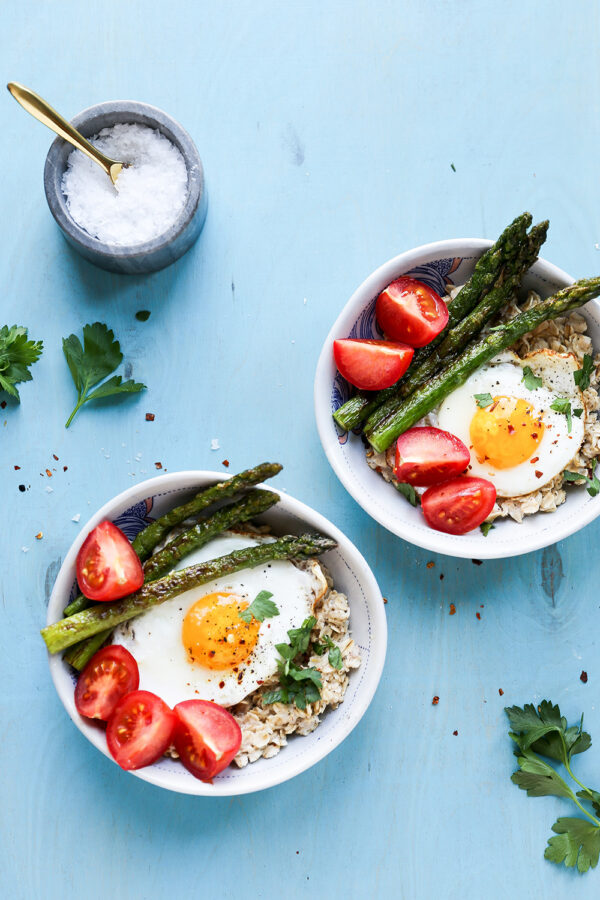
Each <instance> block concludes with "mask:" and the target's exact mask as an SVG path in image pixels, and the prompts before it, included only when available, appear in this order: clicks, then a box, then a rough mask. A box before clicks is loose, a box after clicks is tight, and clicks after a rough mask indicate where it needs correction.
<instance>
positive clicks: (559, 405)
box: [550, 397, 573, 434]
mask: <svg viewBox="0 0 600 900" xmlns="http://www.w3.org/2000/svg"><path fill="white" fill-rule="evenodd" d="M550 409H553V410H554V412H558V413H563V415H565V416H566V417H567V432H568V433H569V434H571V428H572V427H573V419H572V418H571V414H572V413H571V401H570V400H569V399H568V398H567V397H557V398H556V400H554V402H553V403H551V404H550Z"/></svg>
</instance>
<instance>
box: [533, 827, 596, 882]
mask: <svg viewBox="0 0 600 900" xmlns="http://www.w3.org/2000/svg"><path fill="white" fill-rule="evenodd" d="M552 831H554V832H555V834H556V835H557V837H551V838H549V839H548V846H547V847H546V850H545V851H544V856H545V858H546V859H548V860H550V862H553V863H557V864H558V865H560V864H561V863H564V864H565V866H568V867H569V868H572V867H573V866H575V865H576V866H577V871H578V872H581V873H582V874H583V872H587V871H588V869H589V868H590V867H591V868H592V869H595V868H596V866H597V865H598V857H599V856H600V828H598V826H597V825H594V824H593V823H592V822H586V820H585V819H575V818H570V817H565V816H561V818H560V819H557V820H556V822H555V823H554V825H553V826H552Z"/></svg>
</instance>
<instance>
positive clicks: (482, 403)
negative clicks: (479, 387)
mask: <svg viewBox="0 0 600 900" xmlns="http://www.w3.org/2000/svg"><path fill="white" fill-rule="evenodd" d="M473 397H474V398H475V402H476V403H477V406H479V407H480V409H485V408H486V406H491V405H492V403H493V402H494V398H493V397H492V395H491V394H489V393H487V394H473Z"/></svg>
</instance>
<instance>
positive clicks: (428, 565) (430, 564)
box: [427, 560, 435, 569]
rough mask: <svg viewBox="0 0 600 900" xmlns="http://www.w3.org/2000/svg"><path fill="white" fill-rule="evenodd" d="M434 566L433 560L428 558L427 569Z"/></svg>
mask: <svg viewBox="0 0 600 900" xmlns="http://www.w3.org/2000/svg"><path fill="white" fill-rule="evenodd" d="M434 566H435V563H434V561H433V560H430V561H429V562H428V563H427V568H428V569H433V567H434Z"/></svg>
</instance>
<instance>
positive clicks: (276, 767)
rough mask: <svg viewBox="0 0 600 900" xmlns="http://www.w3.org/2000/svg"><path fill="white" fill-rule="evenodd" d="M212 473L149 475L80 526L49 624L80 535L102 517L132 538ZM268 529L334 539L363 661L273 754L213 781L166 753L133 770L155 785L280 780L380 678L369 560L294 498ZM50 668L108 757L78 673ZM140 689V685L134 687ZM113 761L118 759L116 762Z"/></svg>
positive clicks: (229, 789) (337, 575)
mask: <svg viewBox="0 0 600 900" xmlns="http://www.w3.org/2000/svg"><path fill="white" fill-rule="evenodd" d="M221 480H222V475H220V474H218V473H215V472H204V471H199V472H177V473H169V474H167V475H163V476H159V477H158V478H153V479H150V480H149V481H145V482H143V483H141V484H139V485H136V486H135V487H132V488H130V489H129V490H127V491H125V492H124V493H122V494H120V495H119V496H118V497H116V498H115V499H114V500H111V501H110V502H109V503H107V504H106V505H105V506H104V507H102V509H100V510H99V511H98V512H97V513H96V514H95V515H94V516H93V517H92V518H91V519H90V521H89V522H88V523H87V524H86V525H85V526H84V528H83V529H82V530H81V532H80V534H79V536H78V537H77V539H76V540H75V541H74V543H73V545H72V546H71V548H70V550H69V552H68V554H67V556H66V558H65V561H64V563H63V565H62V567H61V569H60V572H59V574H58V577H57V579H56V583H55V585H54V589H53V591H52V595H51V597H50V603H49V605H48V624H50V623H51V622H55V621H57V619H59V618H60V617H61V615H62V610H63V608H64V606H65V605H66V604H67V603H68V602H69V598H70V596H72V594H73V591H74V588H75V560H76V556H77V552H78V550H79V548H80V546H81V544H82V543H83V541H84V539H85V537H86V535H87V534H88V533H89V531H90V530H91V529H92V528H94V527H95V526H96V525H97V524H98V522H100V521H102V520H103V519H106V518H108V519H110V520H112V521H114V522H116V524H117V525H118V526H119V527H120V528H122V530H123V531H124V532H125V533H126V534H127V536H128V537H129V538H130V539H131V538H133V537H134V536H135V535H136V534H137V533H138V531H140V530H141V529H142V528H143V527H145V525H146V524H147V523H148V521H149V519H148V516H151V517H152V518H156V517H157V516H159V515H162V514H163V513H165V512H166V511H167V510H169V509H172V508H173V507H174V506H176V505H179V504H180V503H183V502H185V501H186V500H188V499H190V498H191V497H192V496H193V494H194V493H196V492H197V491H198V490H199V489H200V488H201V487H203V486H204V485H208V484H213V483H214V482H216V481H221ZM260 521H261V522H266V523H268V524H269V525H270V526H271V527H272V530H273V533H274V534H288V533H296V534H299V533H301V531H306V530H310V529H314V530H317V531H321V532H323V533H325V534H327V535H329V536H330V537H332V538H334V539H335V540H336V541H337V543H338V547H337V549H336V550H332V551H330V552H328V553H327V554H325V555H324V556H323V562H324V563H325V565H327V567H328V568H329V570H330V572H331V574H332V576H333V579H334V583H335V586H336V588H337V589H338V590H340V591H343V592H344V593H345V594H347V596H348V598H349V602H350V628H351V631H352V635H353V637H354V639H355V641H356V643H357V644H358V646H359V647H360V650H361V655H362V664H361V666H360V668H359V669H357V670H355V671H354V672H353V673H351V675H350V683H349V687H348V690H347V692H346V696H345V699H344V702H343V703H342V704H341V705H340V706H339V707H338V708H337V709H336V710H330V711H328V712H327V713H326V714H325V715H324V716H323V719H322V722H321V724H320V725H319V727H318V728H317V729H316V730H315V731H314V732H312V734H310V735H307V736H305V737H291V738H290V739H289V740H288V744H287V746H286V747H284V748H283V749H282V750H281V751H280V752H279V753H278V754H277V756H275V757H273V758H272V759H261V760H258V761H257V762H255V763H251V764H249V765H248V766H246V767H245V768H243V769H238V768H237V767H235V766H230V767H229V768H228V769H226V770H225V771H224V772H222V773H221V774H220V775H218V776H217V777H216V778H215V780H214V783H213V784H212V785H210V784H204V783H203V782H201V781H198V780H197V779H196V778H194V777H193V776H192V775H191V774H190V773H189V772H188V771H187V770H186V769H184V767H183V766H182V765H181V764H180V763H179V762H178V761H176V760H173V759H167V758H164V759H162V760H160V761H159V762H158V763H155V765H153V766H149V767H148V768H145V769H140V770H139V771H135V772H133V773H132V774H134V775H136V776H137V777H138V778H142V779H144V780H145V781H149V782H151V783H152V784H155V785H158V786H159V787H163V788H167V789H169V790H172V791H179V792H180V793H186V794H198V795H204V796H223V795H235V794H245V793H250V792H252V791H258V790H262V789H264V788H267V787H271V786H273V785H275V784H279V783H280V782H282V781H286V780H287V779H289V778H292V777H293V776H294V775H298V774H299V773H300V772H303V771H304V770H305V769H308V768H309V767H310V766H312V765H314V764H315V763H316V762H318V761H319V760H320V759H322V758H323V757H324V756H326V755H327V754H328V753H329V752H330V751H331V750H333V749H334V747H336V746H337V745H338V744H339V743H341V741H343V740H344V738H345V737H346V736H347V735H348V734H349V733H350V731H351V730H352V729H353V728H354V726H355V725H356V724H357V723H358V722H359V720H360V718H361V717H362V715H363V714H364V713H365V711H366V710H367V707H368V706H369V703H370V702H371V699H372V697H373V694H374V693H375V689H376V688H377V684H378V683H379V679H380V677H381V672H382V669H383V663H384V660H385V651H386V643H387V625H386V618H385V611H384V607H383V600H382V596H381V592H380V590H379V587H378V586H377V582H376V581H375V578H374V576H373V573H372V572H371V570H370V568H369V566H368V565H367V563H366V562H365V560H364V559H363V557H362V556H361V554H360V553H359V552H358V550H357V549H356V547H355V546H354V545H353V544H352V543H351V542H350V541H349V540H348V538H346V537H345V536H344V535H343V534H342V533H341V532H340V531H339V530H338V529H337V528H335V526H333V525H332V524H331V522H329V521H328V520H327V519H325V518H324V517H323V516H321V515H319V513H316V512H315V511H314V510H312V509H310V508H309V507H308V506H305V505H304V504H303V503H300V502H299V501H298V500H294V499H293V498H291V497H289V496H287V495H285V494H282V495H281V501H280V502H279V503H278V504H277V505H276V506H275V507H272V508H271V509H270V510H268V512H267V513H265V514H264V515H263V516H261V517H260ZM49 665H50V672H51V674H52V679H53V681H54V684H55V686H56V690H57V691H58V695H59V697H60V699H61V701H62V703H63V705H64V707H65V709H66V710H67V712H68V714H69V715H70V717H71V719H72V720H73V721H74V722H75V724H76V725H77V727H78V728H79V730H80V731H81V732H82V733H83V734H84V735H85V736H86V737H87V738H88V740H90V741H91V742H92V743H93V744H94V745H95V746H96V747H97V748H98V749H99V750H100V751H101V752H102V753H104V755H105V756H108V757H109V759H112V757H110V755H109V753H108V750H107V747H106V739H105V735H104V730H103V728H102V727H101V726H99V725H96V724H94V723H90V722H89V721H88V720H85V719H83V718H82V717H81V716H80V715H79V714H78V713H77V710H76V709H75V705H74V696H73V693H74V692H73V689H74V685H75V682H76V680H77V679H76V677H75V675H74V673H73V670H72V669H71V667H70V666H69V665H67V664H66V663H65V662H63V660H62V656H61V655H60V654H59V655H56V656H50V657H49ZM140 687H141V688H143V685H140ZM115 765H116V763H115Z"/></svg>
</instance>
